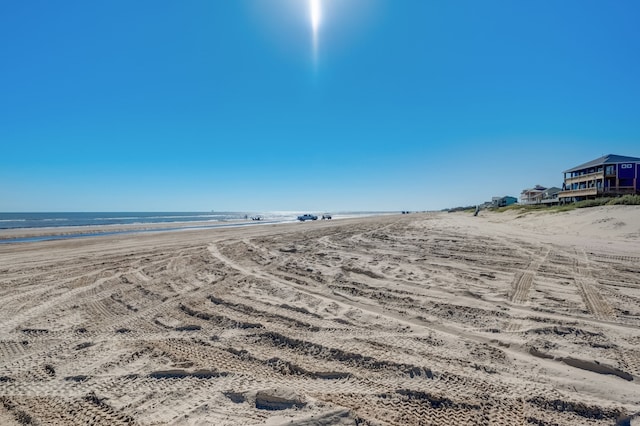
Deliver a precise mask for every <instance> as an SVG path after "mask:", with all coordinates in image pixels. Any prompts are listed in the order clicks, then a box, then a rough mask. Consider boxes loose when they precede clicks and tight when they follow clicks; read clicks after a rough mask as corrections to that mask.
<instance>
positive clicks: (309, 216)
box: [298, 213, 318, 222]
mask: <svg viewBox="0 0 640 426" xmlns="http://www.w3.org/2000/svg"><path fill="white" fill-rule="evenodd" d="M298 220H299V221H300V222H304V221H305V220H318V216H316V215H313V214H308V213H307V214H303V215H300V216H298Z"/></svg>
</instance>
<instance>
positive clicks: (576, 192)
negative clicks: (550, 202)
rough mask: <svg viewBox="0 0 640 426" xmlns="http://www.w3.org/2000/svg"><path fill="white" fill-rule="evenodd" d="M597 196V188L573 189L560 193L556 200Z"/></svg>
mask: <svg viewBox="0 0 640 426" xmlns="http://www.w3.org/2000/svg"><path fill="white" fill-rule="evenodd" d="M594 195H598V188H585V189H573V190H568V191H560V192H559V193H558V198H573V197H591V196H594Z"/></svg>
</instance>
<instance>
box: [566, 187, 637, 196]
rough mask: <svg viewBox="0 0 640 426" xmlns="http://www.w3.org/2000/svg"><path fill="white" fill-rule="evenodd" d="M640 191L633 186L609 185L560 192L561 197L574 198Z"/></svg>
mask: <svg viewBox="0 0 640 426" xmlns="http://www.w3.org/2000/svg"><path fill="white" fill-rule="evenodd" d="M638 192H639V191H638V190H637V189H636V188H635V187H633V186H609V187H607V188H585V189H572V190H567V191H561V192H560V193H559V194H558V197H559V198H573V197H592V196H594V195H595V196H597V195H600V196H603V197H611V196H615V195H627V194H637V193H638Z"/></svg>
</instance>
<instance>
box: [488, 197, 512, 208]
mask: <svg viewBox="0 0 640 426" xmlns="http://www.w3.org/2000/svg"><path fill="white" fill-rule="evenodd" d="M517 202H518V199H517V198H516V197H512V196H510V195H505V196H504V197H493V198H492V199H491V207H507V206H511V205H513V204H516V203H517Z"/></svg>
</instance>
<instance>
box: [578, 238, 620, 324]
mask: <svg viewBox="0 0 640 426" xmlns="http://www.w3.org/2000/svg"><path fill="white" fill-rule="evenodd" d="M575 256H576V257H575V258H574V262H573V270H574V272H575V275H576V278H575V284H576V287H577V288H578V292H579V293H580V297H582V301H583V302H584V304H585V306H586V308H587V310H588V311H589V313H590V314H591V315H593V316H594V317H595V318H596V319H599V320H605V321H610V320H612V319H614V318H615V317H616V314H615V311H614V310H613V308H612V307H611V305H610V304H609V302H608V301H607V300H606V299H605V298H604V297H603V296H602V294H601V293H600V292H599V291H598V283H597V281H596V280H595V279H593V277H592V276H591V272H590V271H589V265H588V262H589V260H588V258H587V254H586V253H585V251H584V250H581V251H580V252H579V251H578V250H576V251H575Z"/></svg>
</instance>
